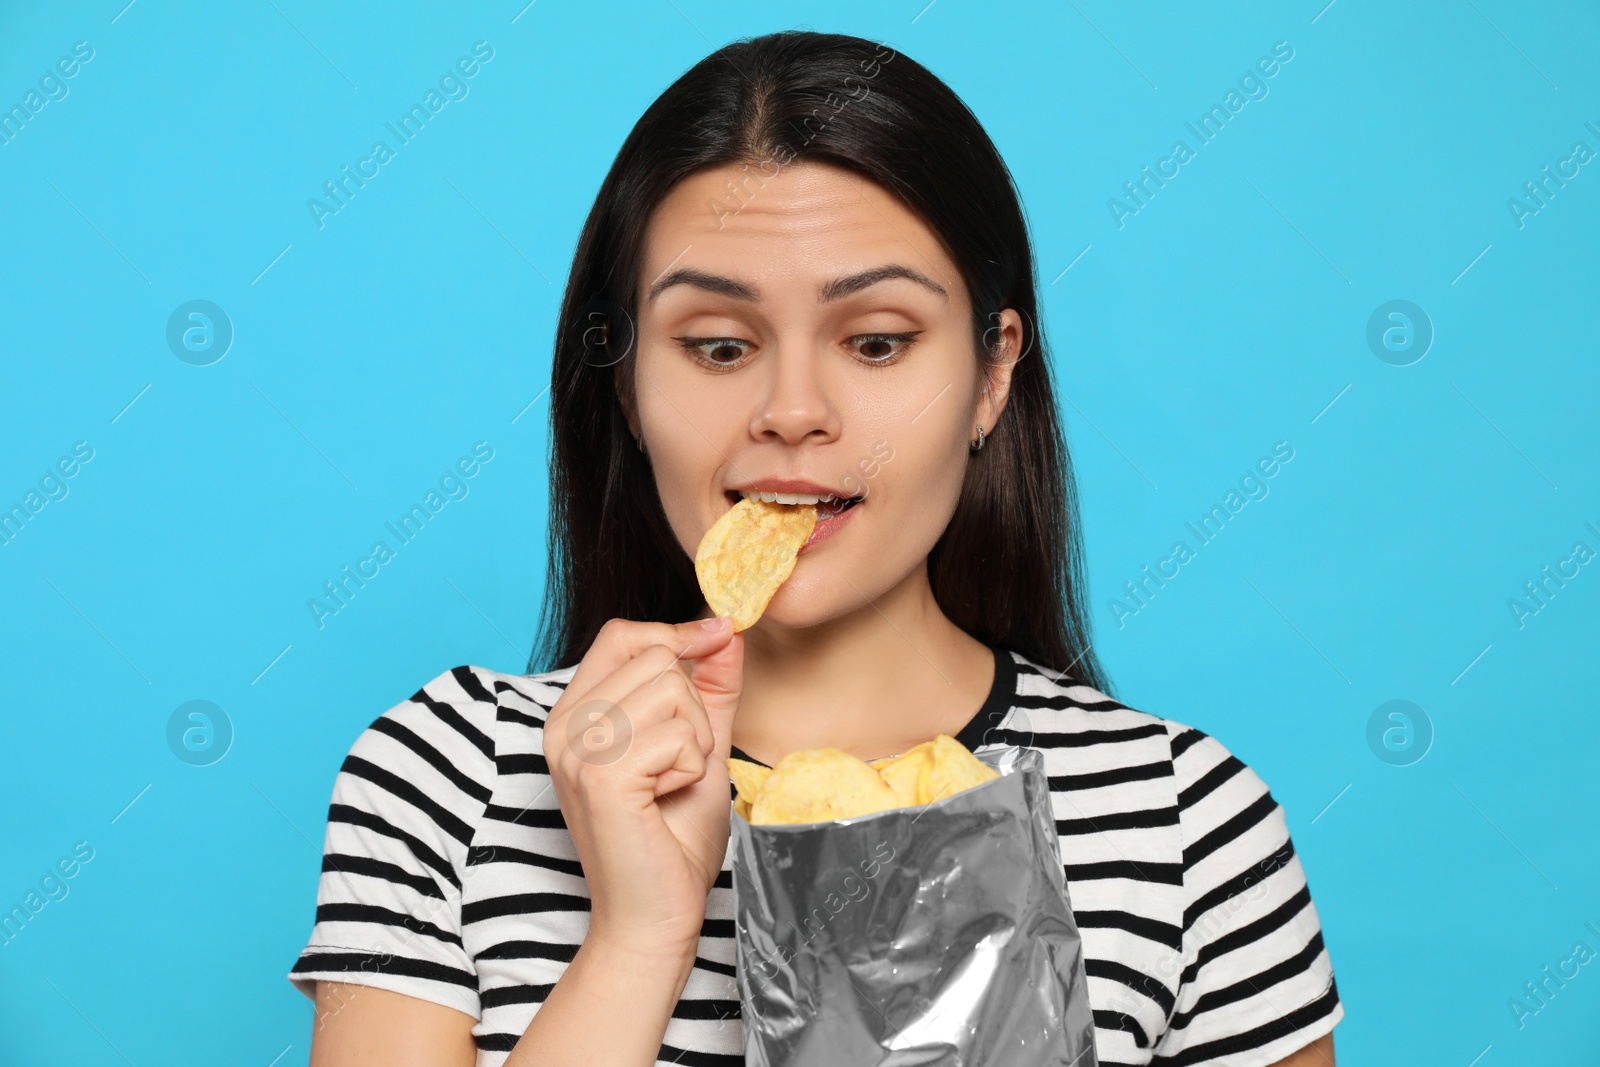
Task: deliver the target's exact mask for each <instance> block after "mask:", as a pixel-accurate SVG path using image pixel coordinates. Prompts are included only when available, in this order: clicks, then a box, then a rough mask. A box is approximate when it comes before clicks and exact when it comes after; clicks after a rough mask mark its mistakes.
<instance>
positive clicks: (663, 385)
mask: <svg viewBox="0 0 1600 1067" xmlns="http://www.w3.org/2000/svg"><path fill="white" fill-rule="evenodd" d="M775 166H776V164H769V165H768V167H767V172H768V173H770V172H771V170H772V169H773V168H774V167H775ZM730 181H731V182H732V183H733V186H732V189H736V190H738V195H737V196H735V195H734V194H733V192H732V191H730V187H729V186H728V185H726V184H725V183H728V182H730ZM889 268H892V270H891V269H889ZM638 307H639V315H638V322H637V328H638V334H637V336H638V345H639V348H638V359H637V362H636V372H635V373H636V375H637V377H636V381H635V390H634V395H635V397H636V403H637V423H636V426H635V429H636V430H640V431H642V432H643V434H644V445H645V449H646V451H647V452H648V453H649V456H650V462H651V465H652V467H653V468H654V471H655V478H656V487H657V489H658V490H659V492H660V494H661V503H662V507H663V509H664V510H665V513H666V516H667V519H668V521H669V522H670V523H671V525H672V529H673V532H674V533H675V534H676V535H677V537H678V541H679V543H680V544H681V545H682V546H683V549H684V551H685V552H687V553H688V554H689V555H690V556H691V557H693V555H694V553H695V549H696V548H697V547H698V546H699V543H700V539H701V537H703V536H704V534H705V532H706V531H707V530H708V529H709V528H710V527H711V525H712V523H714V522H716V520H717V519H718V518H720V517H721V516H722V515H723V514H724V513H725V512H726V511H727V510H728V509H729V508H730V507H732V506H733V504H734V503H735V502H736V501H737V500H738V499H739V493H738V492H737V491H738V490H740V489H746V488H750V487H752V486H755V487H760V486H761V485H762V483H764V482H766V481H768V480H770V479H784V480H799V481H805V482H810V483H813V484H814V485H816V486H817V487H819V489H818V490H814V491H813V492H819V494H820V493H832V494H834V495H835V496H838V497H861V498H862V500H861V502H860V503H858V504H855V505H853V506H852V507H851V508H850V509H849V510H848V511H846V512H844V513H843V514H842V515H841V516H839V517H838V518H828V517H826V516H827V510H828V509H826V508H823V509H821V510H820V511H819V514H820V515H821V516H824V517H823V518H822V519H821V521H819V525H818V534H817V535H814V537H813V541H812V543H810V544H808V545H807V546H806V547H805V548H804V549H802V551H801V553H800V556H799V559H798V560H797V562H796V565H795V569H794V572H793V574H792V575H791V576H790V577H789V579H788V581H786V582H785V583H784V584H783V586H782V587H781V588H780V589H779V590H778V593H777V595H776V596H774V597H773V599H772V602H771V603H770V604H769V605H768V607H767V611H766V613H765V615H764V616H763V624H777V625H778V626H781V627H795V628H800V627H807V626H814V625H816V624H818V623H821V622H825V621H827V620H829V619H832V618H836V617H839V616H842V615H845V614H848V613H850V612H854V611H858V610H860V609H861V608H863V607H864V606H865V605H866V603H867V602H868V601H870V600H876V599H877V598H878V597H879V596H881V595H882V594H883V593H884V592H886V591H887V590H889V589H891V588H893V587H894V586H895V585H897V584H898V583H900V582H901V581H903V580H904V579H905V578H906V576H907V575H909V574H911V572H912V571H913V570H914V569H915V568H918V567H921V566H922V565H923V562H924V560H925V559H926V557H927V555H928V552H929V550H930V549H931V548H932V547H933V545H934V543H935V542H936V541H937V540H938V538H939V536H940V534H941V533H942V532H943V531H944V528H945V526H946V525H947V524H948V522H949V520H950V517H951V515H952V514H953V513H954V511H955V506H956V501H957V499H958V496H959V494H960V490H961V483H962V479H963V477H964V476H965V474H966V470H967V464H968V462H969V459H968V455H969V453H968V443H969V442H970V441H971V440H973V439H974V438H975V436H976V432H977V425H978V424H979V423H982V424H983V425H984V427H985V429H986V430H991V431H992V430H993V428H994V424H995V420H996V418H997V417H998V415H999V411H1000V409H1001V408H1002V407H1003V406H1004V397H1003V393H1004V385H1003V383H1002V381H1001V379H1002V378H1004V377H1008V376H1006V375H1000V376H997V378H996V386H995V388H994V390H993V392H994V393H995V394H996V395H995V396H992V397H991V396H988V395H986V394H985V390H984V389H983V377H982V375H981V374H980V369H979V366H978V362H977V354H976V352H975V351H974V341H973V335H972V326H971V323H972V310H971V307H970V304H969V300H968V295H967V292H966V286H965V285H964V284H963V282H962V280H961V277H960V275H959V274H958V272H957V270H956V267H955V264H954V263H953V262H952V261H951V260H950V258H949V257H948V256H947V255H946V253H945V251H944V249H943V248H942V247H941V245H940V242H939V240H938V239H937V238H936V237H935V236H934V234H933V232H932V231H931V230H929V229H928V227H927V226H926V225H924V224H923V223H922V222H921V221H920V220H919V219H918V218H917V217H916V216H915V215H913V214H912V213H911V212H910V211H909V210H907V209H906V208H905V207H904V206H903V205H901V204H900V202H899V201H897V200H896V199H895V198H894V197H893V196H891V195H890V194H889V193H887V192H886V191H885V190H883V189H882V188H881V187H879V186H877V185H875V184H874V183H872V182H871V181H869V180H868V179H866V178H863V177H861V176H859V175H856V174H854V173H852V172H849V171H846V170H843V169H840V168H836V167H832V166H829V165H825V164H818V163H791V164H790V165H789V166H787V167H783V168H781V169H780V170H779V171H778V173H777V175H776V176H774V177H768V178H765V179H764V180H763V177H762V172H761V171H760V170H759V169H758V168H755V167H750V168H747V169H745V168H739V167H726V168H720V169H714V170H709V171H704V172H701V173H700V174H697V175H693V176H691V177H689V178H687V179H685V180H684V181H682V182H681V183H679V185H678V186H677V187H675V188H674V190H673V191H672V192H671V194H670V195H669V196H668V198H667V199H666V200H665V201H664V202H663V203H662V204H661V206H660V207H659V208H658V209H657V210H656V212H655V213H654V215H653V216H652V217H651V221H650V224H649V227H648V230H647V233H646V236H645V259H644V266H643V271H642V275H641V284H640V291H639V294H638ZM1003 316H1005V318H1004V319H1003V320H997V322H998V321H1003V323H1004V326H1005V329H1004V330H1003V331H996V332H995V333H993V334H991V337H992V338H1001V337H1003V338H1004V339H1005V340H1006V341H1007V342H1009V343H1010V346H1011V347H1010V351H1011V352H1013V353H1014V352H1015V351H1016V350H1017V349H1016V338H1017V336H1018V335H1019V331H1018V330H1017V325H1018V323H1019V322H1020V319H1019V318H1018V316H1017V314H1016V312H1014V311H1006V312H1004V313H1003ZM834 524H837V525H834ZM829 527H832V531H833V532H831V534H830V535H829V536H827V537H826V538H823V537H821V536H820V535H821V534H822V533H824V532H825V531H827V530H828V529H829Z"/></svg>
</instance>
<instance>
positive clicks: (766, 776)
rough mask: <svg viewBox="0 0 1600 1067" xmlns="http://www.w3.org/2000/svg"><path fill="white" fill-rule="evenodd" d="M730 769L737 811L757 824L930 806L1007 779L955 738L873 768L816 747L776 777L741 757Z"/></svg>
mask: <svg viewBox="0 0 1600 1067" xmlns="http://www.w3.org/2000/svg"><path fill="white" fill-rule="evenodd" d="M728 770H729V776H730V777H731V778H732V779H733V782H734V785H735V786H736V787H737V789H738V792H739V795H738V797H737V798H736V799H735V800H734V805H733V806H734V810H735V811H736V812H738V813H739V815H740V817H742V818H743V819H744V820H745V821H746V822H749V823H752V824H758V823H807V822H823V821H826V820H829V819H848V818H852V817H854V816H856V815H868V814H871V813H872V812H875V811H887V810H889V809H890V808H901V807H915V806H918V805H922V804H931V803H933V802H934V801H936V800H943V799H944V798H945V797H949V796H954V795H955V794H957V793H959V792H961V791H962V790H964V789H970V788H972V787H973V786H975V785H982V784H983V783H984V782H987V781H990V780H992V779H995V778H998V777H1000V772H999V771H997V770H995V769H994V768H993V767H990V766H989V765H988V764H987V763H984V762H983V761H982V760H980V759H979V758H978V757H977V756H974V755H973V754H972V753H971V752H969V751H967V748H966V746H965V745H963V744H962V743H961V742H959V741H957V740H956V739H955V738H953V737H951V736H949V735H948V734H939V735H938V736H936V737H935V738H934V739H933V740H931V741H924V742H922V743H921V744H920V745H916V746H914V747H913V748H911V749H908V750H907V751H905V752H902V753H901V754H900V755H898V756H885V757H883V758H882V759H875V760H873V761H871V762H870V763H863V762H862V761H861V760H859V759H857V758H856V757H854V756H852V755H850V754H849V753H848V752H844V751H841V750H840V749H836V748H813V749H806V750H804V751H800V752H791V753H790V754H789V755H787V756H785V757H784V758H783V759H781V760H779V761H778V765H777V766H776V767H773V768H771V769H770V770H769V769H768V768H765V767H763V766H761V765H760V764H758V763H751V762H749V761H748V760H741V759H737V758H734V759H730V760H728Z"/></svg>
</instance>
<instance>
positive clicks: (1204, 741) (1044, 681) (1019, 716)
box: [1008, 652, 1247, 796]
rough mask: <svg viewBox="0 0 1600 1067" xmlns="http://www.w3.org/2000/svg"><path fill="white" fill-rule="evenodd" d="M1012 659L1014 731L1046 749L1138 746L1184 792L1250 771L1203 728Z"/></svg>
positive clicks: (1015, 656) (1066, 675) (1016, 656)
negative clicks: (1226, 773) (1225, 773)
mask: <svg viewBox="0 0 1600 1067" xmlns="http://www.w3.org/2000/svg"><path fill="white" fill-rule="evenodd" d="M1008 655H1009V656H1010V657H1011V660H1012V661H1013V663H1014V664H1015V665H1016V671H1017V677H1016V684H1015V696H1014V698H1013V700H1012V707H1013V713H1012V716H1011V720H1010V721H1009V722H1008V726H1013V727H1014V728H1015V729H1017V730H1021V731H1024V732H1030V733H1032V734H1033V736H1034V738H1035V740H1036V741H1037V742H1038V743H1039V744H1040V745H1041V746H1045V747H1062V745H1063V743H1065V744H1068V745H1073V746H1074V747H1080V746H1083V745H1088V744H1095V745H1102V744H1110V745H1121V746H1134V747H1136V748H1138V749H1139V750H1140V751H1141V753H1142V754H1144V755H1145V756H1146V758H1159V759H1161V760H1162V761H1163V762H1165V763H1167V764H1169V765H1170V770H1171V774H1172V776H1173V777H1174V778H1175V779H1176V780H1177V781H1179V782H1180V783H1182V786H1183V788H1188V787H1190V786H1193V785H1195V784H1196V783H1199V782H1200V781H1201V779H1206V782H1207V785H1208V786H1209V787H1210V788H1215V786H1216V785H1217V784H1220V783H1219V781H1218V775H1217V771H1218V768H1219V767H1221V766H1223V765H1226V766H1227V767H1228V768H1229V769H1232V770H1239V769H1247V768H1244V764H1243V763H1241V762H1240V761H1239V760H1238V758H1237V757H1236V756H1234V754H1233V753H1232V752H1231V751H1229V750H1228V749H1227V747H1226V746H1224V745H1223V744H1222V742H1220V741H1218V740H1217V739H1216V738H1215V737H1212V736H1211V735H1210V734H1208V733H1206V732H1205V731H1203V730H1201V729H1199V728H1198V727H1195V726H1191V725H1189V724H1188V723H1185V722H1181V721H1179V720H1177V719H1173V718H1169V717H1167V716H1164V715H1160V714H1157V713H1155V712H1152V711H1145V710H1141V709H1139V708H1134V707H1130V706H1129V705H1127V704H1124V703H1122V702H1121V701H1119V700H1116V699H1115V698H1113V697H1111V696H1109V695H1107V694H1106V693H1103V692H1101V691H1100V690H1098V689H1096V688H1094V687H1093V686H1091V685H1088V684H1086V683H1084V682H1083V681H1082V680H1080V679H1078V678H1076V677H1074V676H1073V675H1072V674H1071V673H1069V672H1064V671H1060V670H1054V669H1051V668H1050V667H1046V666H1044V665H1042V664H1039V663H1037V662H1035V661H1033V660H1031V659H1029V658H1028V657H1027V656H1025V655H1023V654H1022V653H1020V652H1010V653H1008ZM1208 776H1210V777H1208ZM1190 795H1191V796H1194V795H1195V794H1190Z"/></svg>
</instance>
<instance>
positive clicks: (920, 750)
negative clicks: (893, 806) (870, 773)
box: [873, 742, 933, 806]
mask: <svg viewBox="0 0 1600 1067" xmlns="http://www.w3.org/2000/svg"><path fill="white" fill-rule="evenodd" d="M932 769H933V749H932V748H931V747H930V746H929V744H928V743H927V742H923V743H922V744H920V745H918V746H916V747H915V748H913V749H911V750H910V751H909V752H904V753H902V754H900V755H898V756H890V757H889V758H888V759H887V760H884V761H883V762H882V764H881V765H878V764H874V766H873V770H875V771H877V772H878V777H880V778H882V779H883V780H884V782H885V783H886V784H887V785H888V786H889V788H890V789H892V790H894V795H895V796H896V797H897V798H899V800H900V803H901V804H902V805H905V806H910V805H913V804H926V803H927V800H926V799H925V798H926V797H927V795H928V787H927V782H928V772H929V771H930V770H932Z"/></svg>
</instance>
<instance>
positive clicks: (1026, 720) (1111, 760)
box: [1005, 652, 1284, 867]
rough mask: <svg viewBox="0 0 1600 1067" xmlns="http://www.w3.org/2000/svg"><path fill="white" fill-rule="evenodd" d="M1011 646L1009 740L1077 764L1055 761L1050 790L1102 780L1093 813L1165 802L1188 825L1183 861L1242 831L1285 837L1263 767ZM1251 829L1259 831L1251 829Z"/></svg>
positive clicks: (1231, 842)
mask: <svg viewBox="0 0 1600 1067" xmlns="http://www.w3.org/2000/svg"><path fill="white" fill-rule="evenodd" d="M1010 655H1011V657H1012V659H1013V660H1014V662H1015V663H1016V667H1017V678H1016V694H1015V697H1014V698H1013V710H1012V714H1011V717H1010V719H1009V720H1008V722H1007V726H1008V727H1009V729H1007V730H1006V731H1005V733H1006V734H1007V739H1008V740H1011V741H1012V743H1026V744H1030V745H1032V746H1033V747H1037V748H1041V749H1044V750H1046V755H1047V760H1046V762H1047V765H1048V764H1049V763H1050V760H1049V755H1050V752H1051V751H1052V750H1057V751H1059V750H1063V749H1065V750H1068V751H1070V752H1072V753H1073V757H1072V758H1068V759H1060V760H1058V761H1057V764H1056V766H1057V768H1059V769H1062V770H1066V769H1070V770H1072V771H1073V772H1075V773H1070V774H1060V773H1056V771H1055V770H1052V773H1051V788H1052V790H1060V789H1063V788H1071V789H1074V790H1076V789H1095V788H1098V789H1099V790H1100V791H1099V792H1098V793H1091V794H1088V796H1089V797H1090V798H1091V799H1093V798H1095V797H1099V798H1101V799H1100V800H1099V801H1096V802H1095V803H1094V805H1093V808H1091V809H1086V811H1089V812H1092V811H1094V810H1098V811H1100V812H1109V811H1111V810H1115V809H1117V808H1121V809H1122V810H1127V809H1128V808H1130V807H1134V806H1136V807H1138V808H1141V809H1145V810H1152V809H1155V808H1157V807H1160V808H1162V809H1164V810H1165V813H1166V815H1165V820H1164V821H1170V822H1173V823H1177V824H1178V825H1179V827H1180V828H1181V831H1182V844H1183V851H1184V857H1183V858H1184V864H1185V867H1189V866H1191V865H1193V864H1195V863H1196V862H1198V861H1200V860H1202V859H1204V858H1205V857H1206V856H1209V855H1211V854H1212V853H1214V852H1218V851H1219V850H1223V851H1236V847H1237V845H1238V844H1239V843H1240V840H1241V838H1244V837H1249V838H1251V839H1252V842H1251V843H1252V844H1253V846H1254V847H1255V849H1256V850H1260V849H1261V848H1262V846H1263V845H1265V844H1266V841H1265V839H1266V838H1271V839H1273V841H1274V842H1278V841H1280V839H1281V838H1282V836H1283V829H1282V823H1283V821H1284V814H1283V811H1282V809H1281V808H1280V806H1279V805H1278V803H1277V801H1276V800H1274V799H1273V797H1272V793H1271V791H1270V790H1269V789H1268V787H1267V784H1266V782H1265V781H1264V780H1263V779H1262V778H1261V776H1260V775H1259V774H1257V773H1256V771H1255V770H1254V769H1253V768H1251V767H1250V766H1248V765H1247V764H1246V763H1245V762H1244V761H1243V760H1241V759H1240V758H1239V757H1238V756H1237V755H1235V754H1234V752H1233V751H1232V750H1231V749H1230V748H1229V747H1228V746H1227V745H1225V744H1224V743H1223V742H1221V741H1219V740H1218V739H1217V738H1215V737H1213V736H1212V735H1211V734H1209V733H1207V732H1206V731H1204V730H1202V729H1200V728H1199V727H1196V726H1193V725H1190V724H1189V723H1186V722H1183V721H1180V720H1178V719H1174V718H1169V717H1167V716H1164V715H1159V714H1156V713H1154V712H1151V711H1145V710H1141V709H1138V708H1133V707H1129V706H1128V705H1127V704H1124V703H1122V702H1121V701H1119V700H1116V699H1114V698H1113V697H1111V696H1109V695H1107V694H1106V693H1103V692H1101V691H1100V690H1098V689H1096V688H1094V687H1093V686H1090V685H1087V684H1085V683H1084V682H1083V681H1081V680H1080V679H1077V678H1074V677H1073V676H1072V675H1071V674H1068V673H1063V672H1061V671H1058V670H1052V669H1050V668H1048V667H1045V666H1043V665H1041V664H1038V663H1036V662H1034V661H1032V660H1030V659H1028V658H1027V657H1026V656H1024V655H1022V654H1021V653H1017V652H1012V653H1010ZM1019 733H1020V736H1018V734H1019ZM1013 739H1014V740H1013ZM1111 787H1115V788H1111ZM1077 803H1078V804H1079V805H1080V806H1082V803H1083V802H1082V801H1077ZM1253 828H1254V829H1257V830H1258V831H1260V832H1258V833H1257V834H1254V835H1247V834H1246V831H1249V830H1251V829H1253ZM1266 851H1267V852H1269V853H1270V852H1272V851H1274V849H1272V848H1267V849H1266Z"/></svg>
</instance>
